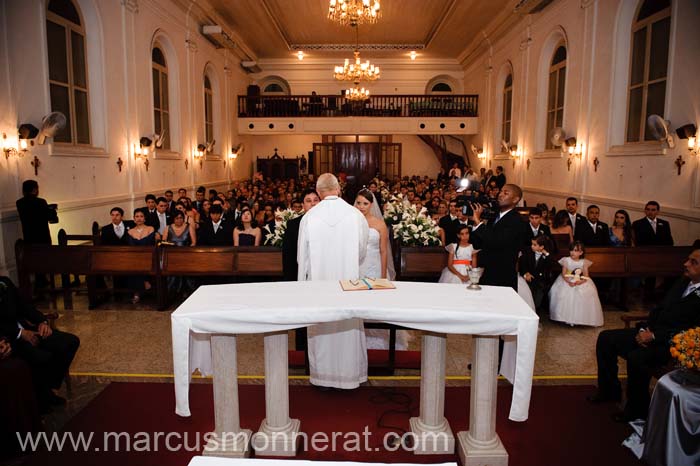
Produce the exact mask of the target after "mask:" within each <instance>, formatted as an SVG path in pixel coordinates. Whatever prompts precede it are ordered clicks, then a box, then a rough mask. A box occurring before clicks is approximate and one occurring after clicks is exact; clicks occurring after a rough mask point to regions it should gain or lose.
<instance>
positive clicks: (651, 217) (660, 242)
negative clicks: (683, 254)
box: [632, 201, 673, 300]
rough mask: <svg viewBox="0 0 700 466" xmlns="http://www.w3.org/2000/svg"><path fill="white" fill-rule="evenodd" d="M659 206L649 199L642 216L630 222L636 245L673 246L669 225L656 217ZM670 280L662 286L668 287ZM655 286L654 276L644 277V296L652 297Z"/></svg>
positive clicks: (646, 297)
mask: <svg viewBox="0 0 700 466" xmlns="http://www.w3.org/2000/svg"><path fill="white" fill-rule="evenodd" d="M660 210H661V206H660V205H659V203H658V202H656V201H649V202H647V205H646V206H644V214H645V216H644V218H640V219H639V220H635V221H634V222H632V231H633V232H634V243H635V244H636V245H637V246H673V236H671V225H670V224H669V223H668V221H666V220H662V219H660V218H657V216H658V215H659V211H660ZM669 285H670V282H669V281H668V280H665V281H664V288H668V286H669ZM655 288H656V277H648V278H645V279H644V284H643V289H644V298H645V299H647V300H648V299H653V295H654V289H655Z"/></svg>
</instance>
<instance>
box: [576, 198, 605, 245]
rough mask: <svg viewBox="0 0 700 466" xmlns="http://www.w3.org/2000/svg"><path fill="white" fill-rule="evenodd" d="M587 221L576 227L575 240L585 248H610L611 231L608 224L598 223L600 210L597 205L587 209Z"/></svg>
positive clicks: (579, 223) (580, 222) (582, 221)
mask: <svg viewBox="0 0 700 466" xmlns="http://www.w3.org/2000/svg"><path fill="white" fill-rule="evenodd" d="M586 217H587V218H586V219H585V220H581V221H579V222H578V224H577V225H576V233H575V234H574V239H575V240H576V241H581V242H582V243H583V244H584V245H585V246H592V247H600V246H610V230H609V228H608V225H607V224H606V223H603V222H600V221H598V219H599V218H600V209H599V208H598V206H597V205H589V206H588V208H587V209H586Z"/></svg>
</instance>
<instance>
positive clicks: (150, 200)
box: [141, 194, 160, 231]
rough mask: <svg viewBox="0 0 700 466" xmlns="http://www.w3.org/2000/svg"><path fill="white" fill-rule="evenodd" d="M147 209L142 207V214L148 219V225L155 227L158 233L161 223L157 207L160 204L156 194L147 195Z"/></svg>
mask: <svg viewBox="0 0 700 466" xmlns="http://www.w3.org/2000/svg"><path fill="white" fill-rule="evenodd" d="M145 200H146V207H141V212H143V216H144V217H146V222H145V223H146V225H148V226H149V227H153V228H154V229H155V230H156V231H158V228H159V227H160V221H159V220H158V213H157V211H156V206H157V205H158V202H157V201H156V196H155V195H154V194H146V199H145Z"/></svg>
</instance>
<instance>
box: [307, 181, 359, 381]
mask: <svg viewBox="0 0 700 466" xmlns="http://www.w3.org/2000/svg"><path fill="white" fill-rule="evenodd" d="M316 190H317V191H318V194H319V196H320V197H321V202H320V203H319V204H317V205H316V206H315V207H314V208H313V210H311V211H310V212H308V213H307V214H306V215H304V217H303V218H302V220H301V225H300V226H299V242H298V251H297V262H298V263H299V277H298V278H299V280H300V281H307V280H354V279H357V278H359V276H360V261H361V260H362V259H363V258H364V255H365V254H366V252H367V236H368V233H369V227H368V225H367V220H365V217H364V216H363V215H362V214H361V213H360V211H359V210H357V209H356V208H354V207H353V206H351V205H350V204H348V203H347V202H345V201H344V200H343V199H342V198H341V197H340V184H339V183H338V179H337V178H336V177H335V176H333V175H332V174H330V173H324V174H323V175H321V176H319V177H318V181H317V182H316ZM331 286H333V285H331ZM335 286H340V285H335ZM306 299H311V300H313V296H308V297H306ZM308 341H309V347H308V351H309V368H310V372H311V377H310V381H311V383H312V384H313V385H318V386H321V387H334V388H343V389H353V388H357V387H358V386H359V385H360V384H361V383H362V382H366V381H367V346H366V342H365V332H364V326H363V322H362V320H361V319H349V320H344V321H340V322H329V323H327V324H318V325H314V326H312V327H309V329H308Z"/></svg>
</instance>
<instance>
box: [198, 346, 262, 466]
mask: <svg viewBox="0 0 700 466" xmlns="http://www.w3.org/2000/svg"><path fill="white" fill-rule="evenodd" d="M211 352H212V355H211V356H212V365H213V368H214V437H212V438H211V439H210V440H209V441H208V442H207V445H206V446H205V447H204V452H203V455H205V456H227V457H233V458H242V457H247V456H250V449H249V448H248V447H249V444H250V435H251V431H250V430H249V429H241V423H240V414H239V410H238V367H237V362H236V337H235V335H212V337H211Z"/></svg>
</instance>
